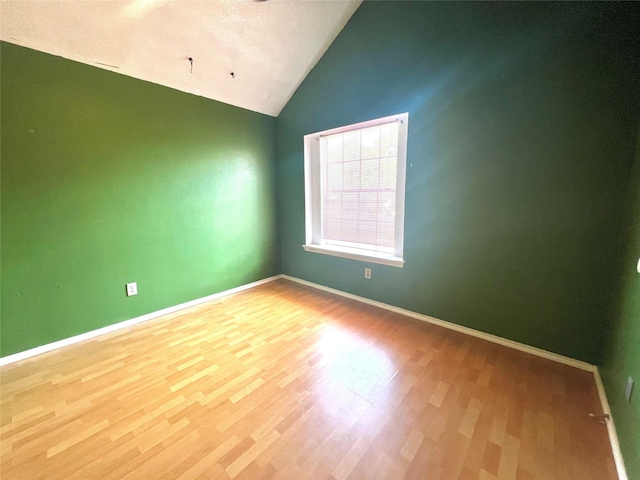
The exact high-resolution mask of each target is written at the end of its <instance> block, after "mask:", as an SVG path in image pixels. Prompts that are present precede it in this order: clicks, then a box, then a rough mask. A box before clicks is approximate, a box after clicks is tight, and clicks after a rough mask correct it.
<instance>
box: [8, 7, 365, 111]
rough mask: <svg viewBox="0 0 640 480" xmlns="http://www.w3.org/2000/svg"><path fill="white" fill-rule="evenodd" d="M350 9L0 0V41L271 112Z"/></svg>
mask: <svg viewBox="0 0 640 480" xmlns="http://www.w3.org/2000/svg"><path fill="white" fill-rule="evenodd" d="M360 3H361V0H348V1H342V0H326V1H325V0H314V1H301V0H270V1H252V0H209V1H178V0H106V1H86V0H69V1H51V0H48V1H47V0H45V1H27V0H2V1H1V3H0V5H1V7H0V8H1V10H0V17H1V23H0V38H1V39H2V40H4V41H6V42H10V43H15V44H18V45H23V46H26V47H29V48H33V49H35V50H40V51H43V52H47V53H51V54H54V55H59V56H61V57H64V58H68V59H71V60H76V61H79V62H82V63H86V64H89V65H94V66H96V67H100V68H105V69H107V70H112V71H115V72H118V73H122V74H124V75H129V76H131V77H135V78H139V79H142V80H147V81H150V82H153V83H158V84H160V85H165V86H168V87H171V88H175V89H178V90H182V91H185V92H189V93H193V94H196V95H201V96H204V97H208V98H212V99H214V100H219V101H221V102H225V103H229V104H231V105H235V106H238V107H242V108H246V109H249V110H253V111H255V112H260V113H265V114H267V115H272V116H277V115H278V114H279V113H280V111H281V110H282V108H283V107H284V106H285V105H286V103H287V101H288V100H289V99H290V98H291V96H292V95H293V94H294V92H295V91H296V89H297V88H298V86H299V85H300V83H302V81H303V80H304V78H305V77H306V76H307V74H308V73H309V72H310V71H311V69H312V68H313V67H314V66H315V64H316V63H317V62H318V60H319V59H320V58H321V57H322V55H323V54H324V52H325V51H326V50H327V48H328V47H329V45H331V43H332V42H333V40H334V39H335V38H336V36H337V35H338V34H339V33H340V31H341V30H342V28H343V27H344V25H345V24H346V23H347V21H348V20H349V18H351V15H353V13H354V12H355V11H356V9H357V8H358V6H359V5H360ZM189 58H191V59H192V62H191V61H190V60H189ZM192 64H193V65H192Z"/></svg>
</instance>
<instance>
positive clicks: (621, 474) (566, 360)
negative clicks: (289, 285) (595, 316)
mask: <svg viewBox="0 0 640 480" xmlns="http://www.w3.org/2000/svg"><path fill="white" fill-rule="evenodd" d="M281 277H282V278H284V279H286V280H290V281H292V282H296V283H300V284H302V285H306V286H308V287H312V288H316V289H318V290H323V291H325V292H329V293H333V294H335V295H340V296H341V297H345V298H349V299H351V300H355V301H357V302H362V303H365V304H367V305H373V306H374V307H378V308H382V309H384V310H388V311H390V312H394V313H399V314H400V315H404V316H406V317H411V318H415V319H417V320H421V321H423V322H427V323H431V324H433V325H438V326H440V327H443V328H448V329H449V330H454V331H456V332H460V333H464V334H466V335H471V336H472V337H477V338H481V339H483V340H487V341H489V342H493V343H497V344H499V345H504V346H505V347H509V348H513V349H516V350H520V351H522V352H526V353H530V354H531V355H536V356H538V357H542V358H546V359H548V360H552V361H554V362H558V363H562V364H564V365H569V366H570V367H575V368H578V369H580V370H586V371H588V372H591V373H592V374H593V376H594V379H595V382H596V387H597V389H598V395H599V397H600V404H601V406H602V412H603V413H605V414H607V415H609V419H608V420H607V421H606V424H607V431H608V432H609V442H610V443H611V450H612V451H613V458H614V460H615V464H616V470H617V472H618V478H619V480H628V477H627V471H626V469H625V466H624V460H623V458H622V452H621V450H620V443H619V442H618V434H617V433H616V428H615V424H614V422H613V416H612V415H611V409H610V408H609V402H608V400H607V395H606V393H605V390H604V386H603V384H602V379H601V378H600V372H599V371H598V367H596V366H595V365H591V364H590V363H587V362H583V361H581V360H576V359H575V358H571V357H566V356H564V355H559V354H557V353H553V352H549V351H547V350H543V349H541V348H537V347H532V346H531V345H526V344H524V343H520V342H516V341H514V340H508V339H506V338H502V337H498V336H496V335H491V334H490V333H485V332H480V331H478V330H474V329H473V328H469V327H463V326H462V325H457V324H455V323H451V322H446V321H444V320H440V319H438V318H434V317H430V316H428V315H423V314H422V313H417V312H413V311H411V310H405V309H404V308H400V307H394V306H393V305H389V304H386V303H382V302H377V301H375V300H371V299H368V298H365V297H360V296H358V295H353V294H351V293H347V292H343V291H342V290H336V289H335V288H331V287H325V286H324V285H319V284H317V283H313V282H308V281H306V280H302V279H300V278H296V277H291V276H289V275H281Z"/></svg>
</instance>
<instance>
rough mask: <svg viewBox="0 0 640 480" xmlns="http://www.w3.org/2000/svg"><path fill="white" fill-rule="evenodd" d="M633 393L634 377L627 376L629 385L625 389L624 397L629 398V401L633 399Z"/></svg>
mask: <svg viewBox="0 0 640 480" xmlns="http://www.w3.org/2000/svg"><path fill="white" fill-rule="evenodd" d="M632 393H633V378H631V377H629V378H627V386H626V387H625V389H624V398H626V399H627V402H630V401H631V394H632Z"/></svg>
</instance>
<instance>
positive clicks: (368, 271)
mask: <svg viewBox="0 0 640 480" xmlns="http://www.w3.org/2000/svg"><path fill="white" fill-rule="evenodd" d="M364 278H366V279H367V280H371V269H370V268H365V269H364Z"/></svg>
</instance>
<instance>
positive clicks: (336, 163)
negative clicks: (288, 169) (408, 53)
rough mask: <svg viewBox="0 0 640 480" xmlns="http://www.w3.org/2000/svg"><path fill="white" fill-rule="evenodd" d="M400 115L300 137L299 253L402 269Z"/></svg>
mask: <svg viewBox="0 0 640 480" xmlns="http://www.w3.org/2000/svg"><path fill="white" fill-rule="evenodd" d="M408 121H409V114H407V113H403V114H400V115H394V116H391V117H385V118H380V119H377V120H371V121H368V122H363V123H358V124H356V125H349V126H346V127H341V128H335V129H332V130H327V131H324V132H319V133H313V134H310V135H305V137H304V156H305V164H304V175H305V209H306V210H305V230H306V232H305V233H306V244H305V245H304V249H305V250H306V251H310V252H316V253H324V254H328V255H336V256H339V257H347V258H353V259H356V260H364V261H368V262H373V263H382V264H385V265H392V266H396V267H402V266H403V265H404V260H403V243H404V242H403V240H404V184H405V176H406V156H407V127H408Z"/></svg>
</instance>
